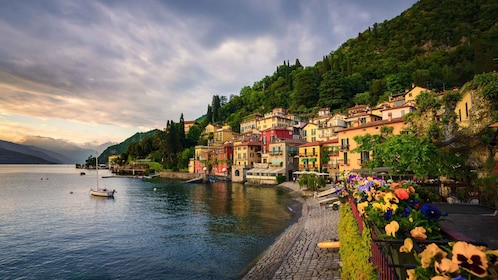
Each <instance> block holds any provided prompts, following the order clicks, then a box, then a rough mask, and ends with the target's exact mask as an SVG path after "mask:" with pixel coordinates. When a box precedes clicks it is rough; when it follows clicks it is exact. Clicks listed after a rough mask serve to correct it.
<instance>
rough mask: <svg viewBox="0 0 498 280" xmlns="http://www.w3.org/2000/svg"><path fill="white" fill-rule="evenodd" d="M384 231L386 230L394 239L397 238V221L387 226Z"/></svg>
mask: <svg viewBox="0 0 498 280" xmlns="http://www.w3.org/2000/svg"><path fill="white" fill-rule="evenodd" d="M384 229H385V230H386V234H387V235H390V236H392V237H396V232H397V231H398V230H399V224H398V222H396V221H392V222H390V223H389V224H387V225H386V226H385V227H384Z"/></svg>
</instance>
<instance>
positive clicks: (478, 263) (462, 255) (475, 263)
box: [452, 241, 488, 277]
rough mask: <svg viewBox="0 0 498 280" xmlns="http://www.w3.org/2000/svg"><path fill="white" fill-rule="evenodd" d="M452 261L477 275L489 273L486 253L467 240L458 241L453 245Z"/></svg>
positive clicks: (482, 275) (481, 275)
mask: <svg viewBox="0 0 498 280" xmlns="http://www.w3.org/2000/svg"><path fill="white" fill-rule="evenodd" d="M452 253H453V258H452V261H453V262H455V263H457V264H458V265H459V266H460V267H462V268H463V269H465V270H467V271H468V272H470V273H472V274H474V275H475V276H477V277H484V276H486V275H487V272H486V270H487V269H488V260H487V259H486V254H485V253H484V252H483V251H481V250H480V249H479V248H478V247H476V246H474V245H472V244H469V243H467V242H463V241H458V242H456V243H455V245H453V251H452Z"/></svg>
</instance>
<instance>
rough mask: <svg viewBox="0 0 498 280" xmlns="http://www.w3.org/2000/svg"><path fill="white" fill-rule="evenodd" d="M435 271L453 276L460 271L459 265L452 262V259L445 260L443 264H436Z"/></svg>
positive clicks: (442, 261)
mask: <svg viewBox="0 0 498 280" xmlns="http://www.w3.org/2000/svg"><path fill="white" fill-rule="evenodd" d="M434 270H435V271H436V273H438V274H444V275H446V274H451V273H455V272H457V271H459V270H460V268H459V267H458V264H456V263H454V262H452V261H451V260H450V259H447V258H443V259H442V260H441V262H435V263H434Z"/></svg>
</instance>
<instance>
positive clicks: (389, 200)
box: [384, 192, 399, 204]
mask: <svg viewBox="0 0 498 280" xmlns="http://www.w3.org/2000/svg"><path fill="white" fill-rule="evenodd" d="M384 201H385V202H386V203H388V204H391V203H398V202H399V200H398V198H397V197H396V195H394V194H393V193H392V192H388V193H386V195H384Z"/></svg>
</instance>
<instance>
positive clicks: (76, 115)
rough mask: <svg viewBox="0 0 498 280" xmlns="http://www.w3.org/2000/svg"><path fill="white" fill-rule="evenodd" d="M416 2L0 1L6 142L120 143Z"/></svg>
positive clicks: (197, 111) (0, 129)
mask: <svg viewBox="0 0 498 280" xmlns="http://www.w3.org/2000/svg"><path fill="white" fill-rule="evenodd" d="M415 2H417V1H416V0H240V1H238V0H237V1H236V0H175V1H173V0H164V1H160V0H156V1H154V0H143V1H135V0H119V1H118V0H109V1H92V0H88V1H84V0H76V1H66V0H59V1H57V0H43V1H39V0H19V1H11V0H0V6H1V7H2V8H1V9H0V38H1V40H0V140H5V141H11V142H16V143H22V142H25V141H27V140H28V139H33V138H43V139H54V140H61V141H67V142H69V143H75V144H78V145H85V144H88V143H97V144H98V143H105V142H115V143H119V142H122V141H124V140H125V139H127V138H128V137H130V136H132V135H133V134H135V133H136V132H145V131H149V130H151V129H155V128H157V129H164V127H165V126H166V123H167V121H168V120H173V121H175V122H178V121H179V119H180V116H181V114H183V116H184V119H185V120H194V119H196V118H198V117H200V116H202V115H203V114H205V113H206V111H207V106H208V104H210V103H211V101H212V97H213V95H219V96H226V97H227V98H228V99H229V97H230V96H231V95H238V94H239V93H240V90H241V89H242V88H243V87H244V86H252V85H253V84H254V82H257V81H260V80H261V79H263V78H264V77H265V76H267V75H268V76H271V75H272V74H273V73H274V72H275V70H276V67H277V66H278V65H281V64H282V63H283V62H284V61H287V60H288V61H289V62H291V64H293V63H294V62H295V61H296V59H299V61H300V63H301V64H302V65H303V66H312V65H314V64H315V63H316V62H317V61H321V60H322V57H323V56H324V55H327V54H329V53H330V52H332V51H334V50H336V49H337V48H338V47H339V46H340V45H341V44H343V43H344V42H346V41H347V40H348V39H351V38H355V37H356V36H357V35H358V33H359V32H363V31H364V30H366V29H367V28H368V27H369V26H373V24H374V23H376V22H383V21H384V20H389V19H392V18H394V17H396V16H398V15H399V14H401V13H402V12H403V11H404V10H406V9H408V8H410V7H411V6H412V5H413V4H414V3H415Z"/></svg>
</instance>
